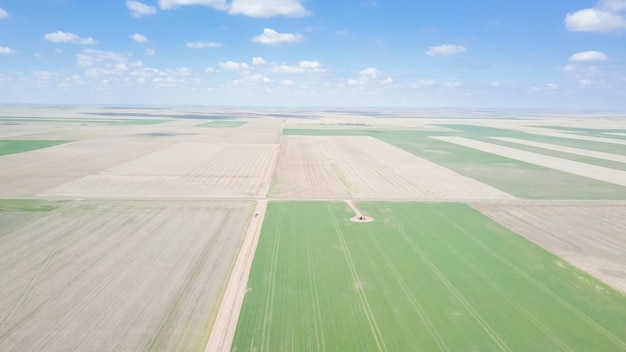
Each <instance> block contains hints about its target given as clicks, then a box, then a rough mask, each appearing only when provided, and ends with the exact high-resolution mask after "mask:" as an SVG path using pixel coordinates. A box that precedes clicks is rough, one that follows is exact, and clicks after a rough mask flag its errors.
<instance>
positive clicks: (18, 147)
mask: <svg viewBox="0 0 626 352" xmlns="http://www.w3.org/2000/svg"><path fill="white" fill-rule="evenodd" d="M68 142H70V141H50V140H6V139H0V155H7V154H15V153H22V152H28V151H31V150H37V149H43V148H48V147H53V146H55V145H59V144H64V143H68Z"/></svg>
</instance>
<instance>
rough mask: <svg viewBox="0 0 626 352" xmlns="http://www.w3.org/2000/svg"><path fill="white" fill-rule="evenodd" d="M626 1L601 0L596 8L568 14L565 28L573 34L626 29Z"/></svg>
mask: <svg viewBox="0 0 626 352" xmlns="http://www.w3.org/2000/svg"><path fill="white" fill-rule="evenodd" d="M625 11H626V0H601V1H599V2H598V3H597V4H596V5H595V6H594V7H592V8H587V9H582V10H578V11H576V12H574V13H568V14H567V15H566V16H565V27H566V28H567V29H568V30H570V31H573V32H612V31H617V30H621V29H626V18H625V17H624V12H625Z"/></svg>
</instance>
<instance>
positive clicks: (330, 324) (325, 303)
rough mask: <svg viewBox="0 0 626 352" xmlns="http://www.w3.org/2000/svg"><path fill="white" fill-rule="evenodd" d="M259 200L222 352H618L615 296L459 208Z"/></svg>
mask: <svg viewBox="0 0 626 352" xmlns="http://www.w3.org/2000/svg"><path fill="white" fill-rule="evenodd" d="M357 206H358V207H359V208H360V209H361V210H362V211H363V212H365V213H366V214H368V215H369V216H371V217H373V218H374V219H375V221H374V222H371V223H354V222H351V221H349V220H348V219H349V218H350V217H352V216H353V215H354V214H353V213H352V212H351V211H350V209H349V208H348V207H347V205H346V204H344V203H323V202H277V203H270V204H269V207H268V212H267V215H266V218H265V222H264V225H263V230H262V233H261V238H260V241H259V245H258V248H257V251H256V255H255V258H254V262H253V266H252V271H251V273H250V279H249V282H248V292H247V294H246V297H245V300H244V303H243V307H242V311H241V315H240V318H239V322H238V326H237V331H236V334H235V338H234V342H233V351H252V350H254V351H285V350H292V351H323V350H327V351H376V350H386V351H409V350H415V349H417V350H423V351H435V350H449V351H470V350H472V351H491V350H513V351H539V350H542V351H555V350H570V351H623V350H624V349H625V348H626V338H625V337H624V334H623V332H624V331H626V296H624V295H623V294H621V293H619V292H617V291H615V290H613V289H611V288H609V287H608V286H606V285H604V284H603V283H601V282H599V281H598V280H596V279H594V278H592V277H591V276H589V275H587V274H586V273H584V272H582V271H580V270H578V269H575V268H573V267H572V266H570V265H569V264H567V263H566V262H564V261H563V260H561V259H559V258H558V257H556V256H554V255H552V254H550V253H548V252H547V251H545V250H543V249H541V248H540V247H538V246H536V245H535V244H533V243H531V242H529V241H527V240H526V239H524V238H523V237H521V236H519V235H517V234H515V233H512V232H511V231H509V230H507V229H506V228H503V227H502V226H500V225H498V224H497V223H495V222H494V221H492V220H490V219H489V218H487V217H485V216H483V215H482V214H480V213H479V212H477V211H475V210H474V209H472V208H470V207H468V206H466V205H463V204H435V203H362V204H357Z"/></svg>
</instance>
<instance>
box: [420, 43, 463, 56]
mask: <svg viewBox="0 0 626 352" xmlns="http://www.w3.org/2000/svg"><path fill="white" fill-rule="evenodd" d="M465 51H467V48H466V47H464V46H462V45H453V44H445V45H439V46H431V47H430V48H428V50H427V51H426V55H428V56H448V55H456V54H460V53H462V52H465Z"/></svg>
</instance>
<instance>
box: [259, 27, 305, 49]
mask: <svg viewBox="0 0 626 352" xmlns="http://www.w3.org/2000/svg"><path fill="white" fill-rule="evenodd" d="M302 39H304V38H303V37H302V35H300V34H293V33H278V32H276V31H275V30H273V29H271V28H265V29H263V33H262V34H260V35H257V36H255V37H252V41H253V42H256V43H262V44H267V45H280V44H288V43H296V42H299V41H301V40H302Z"/></svg>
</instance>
